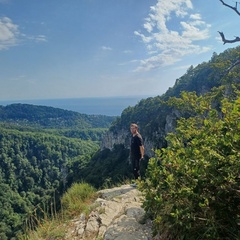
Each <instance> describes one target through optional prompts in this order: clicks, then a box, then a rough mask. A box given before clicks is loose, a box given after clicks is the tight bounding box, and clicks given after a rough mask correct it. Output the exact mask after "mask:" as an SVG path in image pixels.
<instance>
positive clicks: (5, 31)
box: [0, 0, 47, 50]
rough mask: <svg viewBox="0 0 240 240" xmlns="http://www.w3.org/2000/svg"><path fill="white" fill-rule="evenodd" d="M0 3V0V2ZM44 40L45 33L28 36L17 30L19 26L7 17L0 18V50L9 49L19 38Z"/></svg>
mask: <svg viewBox="0 0 240 240" xmlns="http://www.w3.org/2000/svg"><path fill="white" fill-rule="evenodd" d="M0 1H1V0H0ZM0 3H1V2H0ZM24 39H25V40H31V41H35V42H46V41H47V38H46V36H45V35H37V36H28V35H26V34H23V33H21V32H20V31H19V26H18V25H17V24H15V23H13V21H12V20H11V19H10V18H8V17H2V18H0V50H4V49H9V48H10V47H13V46H16V45H18V44H19V43H20V40H21V41H22V40H24Z"/></svg>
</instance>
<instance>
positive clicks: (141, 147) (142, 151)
mask: <svg viewBox="0 0 240 240" xmlns="http://www.w3.org/2000/svg"><path fill="white" fill-rule="evenodd" d="M140 152H141V158H143V157H144V146H143V145H142V146H140Z"/></svg>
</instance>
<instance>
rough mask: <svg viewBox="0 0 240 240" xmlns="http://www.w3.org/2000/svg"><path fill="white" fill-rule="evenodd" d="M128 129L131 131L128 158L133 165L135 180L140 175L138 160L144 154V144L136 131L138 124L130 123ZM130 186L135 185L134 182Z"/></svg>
mask: <svg viewBox="0 0 240 240" xmlns="http://www.w3.org/2000/svg"><path fill="white" fill-rule="evenodd" d="M130 131H131V133H132V138H131V147H130V158H131V162H132V167H133V175H134V178H135V181H136V180H137V179H138V178H139V177H140V161H141V160H142V159H143V156H144V146H143V139H142V136H141V134H140V133H139V132H138V125H137V124H135V123H132V124H131V125H130ZM132 186H133V187H136V183H134V184H132Z"/></svg>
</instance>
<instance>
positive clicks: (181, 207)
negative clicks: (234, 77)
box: [140, 93, 240, 240]
mask: <svg viewBox="0 0 240 240" xmlns="http://www.w3.org/2000/svg"><path fill="white" fill-rule="evenodd" d="M212 100H213V98H212ZM184 101H185V102H186V104H187V105H189V106H191V107H192V108H195V112H198V115H197V116H192V117H189V118H188V119H186V118H182V119H180V120H179V121H178V127H177V128H176V132H175V133H171V134H169V135H168V137H167V141H168V147H167V148H166V149H161V150H157V151H156V156H155V157H154V158H152V159H150V161H149V165H148V169H147V172H146V180H144V181H142V182H141V184H140V190H142V191H143V193H144V195H145V202H144V205H143V206H144V208H145V210H146V211H147V212H148V213H149V214H150V215H151V216H152V218H153V222H154V231H155V234H157V233H159V234H160V235H161V239H168V240H170V239H174V240H178V239H194V240H195V239H239V237H240V236H239V224H240V219H239V217H240V215H239V214H240V211H239V210H240V209H239V206H240V204H239V203H240V188H239V186H240V173H239V170H240V161H239V159H240V121H239V120H240V94H239V93H238V99H237V100H235V101H233V102H230V101H229V100H228V99H224V100H222V102H221V110H220V111H217V110H215V109H212V108H211V106H212V103H213V102H212V101H210V98H209V96H208V98H207V97H197V96H196V95H195V94H193V93H184Z"/></svg>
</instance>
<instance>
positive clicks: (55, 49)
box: [0, 0, 240, 100]
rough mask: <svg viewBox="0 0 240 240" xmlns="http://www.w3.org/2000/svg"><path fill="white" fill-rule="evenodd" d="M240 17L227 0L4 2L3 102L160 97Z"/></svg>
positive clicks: (230, 34) (231, 33)
mask: <svg viewBox="0 0 240 240" xmlns="http://www.w3.org/2000/svg"><path fill="white" fill-rule="evenodd" d="M225 2H226V3H228V4H234V2H233V1H232V0H225ZM239 22H240V18H239V16H238V15H237V14H236V13H235V12H233V11H232V10H231V9H229V8H226V7H224V6H223V5H222V4H221V2H220V1H219V0H207V1H206V0H204V1H203V0H40V1H39V0H21V1H20V0H0V100H27V99H54V98H81V97H110V96H156V95H159V94H162V93H164V92H165V91H166V90H167V89H168V88H169V87H171V86H173V85H174V83H175V80H176V79H177V78H179V77H181V76H182V75H183V74H184V73H185V72H186V70H187V69H188V68H189V66H190V65H193V66H196V65H197V64H199V63H201V62H203V61H208V60H210V58H211V56H212V54H213V52H216V53H220V52H223V51H224V50H226V49H227V48H230V47H236V46H237V44H231V45H228V44H226V45H223V44H222V42H221V40H220V38H219V34H218V32H217V31H223V32H224V33H225V36H226V38H228V39H233V38H234V37H235V36H239V35H240V33H239Z"/></svg>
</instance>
